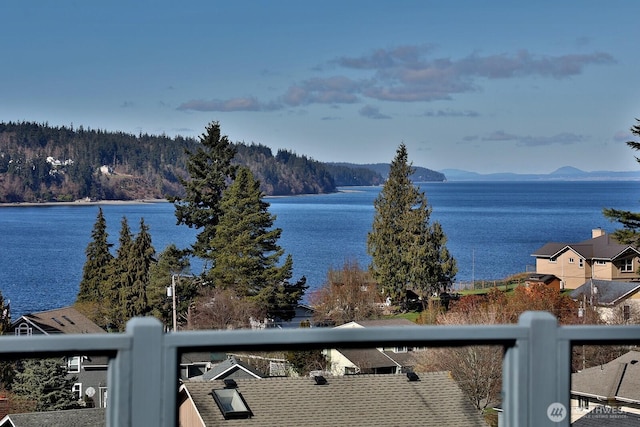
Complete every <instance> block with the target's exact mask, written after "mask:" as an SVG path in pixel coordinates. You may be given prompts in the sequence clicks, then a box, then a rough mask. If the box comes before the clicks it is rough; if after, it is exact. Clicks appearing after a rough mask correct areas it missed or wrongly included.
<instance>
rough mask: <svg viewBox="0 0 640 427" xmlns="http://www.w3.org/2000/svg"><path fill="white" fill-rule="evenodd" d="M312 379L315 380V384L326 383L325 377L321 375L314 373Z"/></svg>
mask: <svg viewBox="0 0 640 427" xmlns="http://www.w3.org/2000/svg"><path fill="white" fill-rule="evenodd" d="M313 379H314V380H315V382H316V385H325V384H326V383H327V379H326V378H325V377H323V376H322V375H315V376H314V377H313Z"/></svg>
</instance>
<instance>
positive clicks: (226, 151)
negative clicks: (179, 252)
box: [169, 122, 237, 261]
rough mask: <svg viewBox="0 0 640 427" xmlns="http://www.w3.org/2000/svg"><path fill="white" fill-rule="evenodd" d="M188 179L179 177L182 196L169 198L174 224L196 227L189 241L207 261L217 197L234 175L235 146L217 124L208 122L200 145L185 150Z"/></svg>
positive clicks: (216, 222) (209, 254) (211, 253)
mask: <svg viewBox="0 0 640 427" xmlns="http://www.w3.org/2000/svg"><path fill="white" fill-rule="evenodd" d="M187 154H188V155H189V157H188V160H187V172H188V173H189V179H183V180H181V183H182V185H183V187H184V189H185V193H186V195H185V196H184V198H178V197H174V198H169V200H170V201H172V202H173V203H174V205H175V215H176V218H177V223H178V224H185V225H187V226H188V227H190V228H195V229H198V230H200V231H199V232H198V234H197V236H196V242H195V243H194V244H193V252H194V254H195V255H196V256H198V257H200V258H203V259H204V260H206V261H211V260H212V259H213V258H214V256H215V254H214V253H213V252H212V251H213V248H212V247H211V246H210V241H211V239H212V238H213V237H214V234H215V229H216V226H217V224H218V221H219V216H220V199H221V198H222V193H223V192H224V190H225V189H226V188H227V186H228V184H229V183H230V182H231V181H232V180H233V179H234V178H235V172H236V169H237V166H236V165H232V164H231V160H232V159H233V157H234V156H235V154H236V149H235V147H234V146H233V144H231V142H229V139H228V138H227V136H226V135H225V136H223V135H221V133H220V124H219V123H218V122H212V123H210V124H209V125H208V126H207V127H206V132H205V133H203V134H202V135H201V136H200V146H199V147H198V148H197V149H196V151H194V152H188V153H187Z"/></svg>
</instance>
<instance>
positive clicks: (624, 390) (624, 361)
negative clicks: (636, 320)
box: [571, 351, 640, 404]
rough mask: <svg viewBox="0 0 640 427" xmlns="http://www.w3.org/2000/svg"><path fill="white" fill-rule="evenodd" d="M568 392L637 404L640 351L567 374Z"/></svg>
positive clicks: (639, 399) (639, 387) (639, 383)
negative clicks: (569, 388) (568, 380)
mask: <svg viewBox="0 0 640 427" xmlns="http://www.w3.org/2000/svg"><path fill="white" fill-rule="evenodd" d="M571 394H572V395H578V396H585V397H591V398H597V399H601V400H604V401H607V400H620V401H624V402H633V403H635V404H640V352H639V351H630V352H628V353H626V354H624V355H622V356H620V357H618V358H617V359H614V360H612V361H611V362H609V363H605V364H604V365H598V366H594V367H592V368H587V369H584V370H583V371H580V372H577V373H574V374H571Z"/></svg>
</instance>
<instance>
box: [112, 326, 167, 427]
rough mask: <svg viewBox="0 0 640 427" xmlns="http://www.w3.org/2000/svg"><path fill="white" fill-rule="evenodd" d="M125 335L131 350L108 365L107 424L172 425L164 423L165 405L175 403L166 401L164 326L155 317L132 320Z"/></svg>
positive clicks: (123, 352)
mask: <svg viewBox="0 0 640 427" xmlns="http://www.w3.org/2000/svg"><path fill="white" fill-rule="evenodd" d="M125 334H126V335H128V336H130V337H131V341H130V342H131V346H130V349H127V350H121V351H120V352H119V353H118V355H117V356H116V358H115V359H113V360H112V361H111V363H110V365H109V393H110V395H109V403H108V418H107V421H108V425H109V426H110V427H115V426H118V427H120V426H132V427H137V426H162V425H171V424H163V420H162V414H163V405H164V404H170V405H173V404H175V400H174V401H172V402H164V400H163V397H164V396H165V394H164V391H163V385H164V379H163V378H164V375H165V374H166V373H165V372H164V370H163V367H164V366H163V358H164V355H163V350H164V346H163V339H164V334H163V332H162V324H161V323H160V321H159V320H158V319H155V318H152V317H140V318H133V319H131V320H129V321H128V322H127V329H126V332H125ZM171 375H176V373H175V372H172V373H171ZM173 394H174V395H175V391H173Z"/></svg>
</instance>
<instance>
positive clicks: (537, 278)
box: [527, 273, 560, 285]
mask: <svg viewBox="0 0 640 427" xmlns="http://www.w3.org/2000/svg"><path fill="white" fill-rule="evenodd" d="M554 280H560V279H558V278H557V277H556V276H555V275H554V274H541V273H532V274H530V275H529V277H527V281H528V282H539V283H544V284H545V285H548V284H549V283H551V282H553V281H554Z"/></svg>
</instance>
